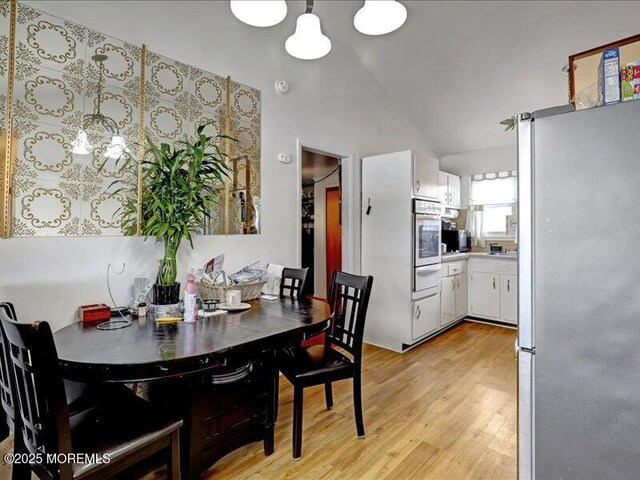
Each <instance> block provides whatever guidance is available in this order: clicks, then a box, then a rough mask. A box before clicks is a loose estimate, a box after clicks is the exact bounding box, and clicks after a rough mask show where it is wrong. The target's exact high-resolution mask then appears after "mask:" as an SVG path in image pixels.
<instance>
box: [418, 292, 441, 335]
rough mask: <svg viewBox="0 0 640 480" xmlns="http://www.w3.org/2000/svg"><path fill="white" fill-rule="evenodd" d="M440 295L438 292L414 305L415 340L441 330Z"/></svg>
mask: <svg viewBox="0 0 640 480" xmlns="http://www.w3.org/2000/svg"><path fill="white" fill-rule="evenodd" d="M439 318H440V293H439V292H436V293H434V294H432V295H429V296H428V297H425V298H423V299H421V300H418V301H417V302H415V303H414V304H413V338H414V339H416V340H417V339H418V338H420V337H423V336H425V335H427V334H428V333H431V332H434V331H436V330H437V329H438V328H440V322H439V321H438V320H439Z"/></svg>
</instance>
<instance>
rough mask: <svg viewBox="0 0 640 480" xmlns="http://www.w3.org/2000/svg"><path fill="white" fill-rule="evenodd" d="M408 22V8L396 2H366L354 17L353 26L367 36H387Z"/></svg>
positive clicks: (384, 0)
mask: <svg viewBox="0 0 640 480" xmlns="http://www.w3.org/2000/svg"><path fill="white" fill-rule="evenodd" d="M406 20H407V8H406V7H405V6H404V5H402V4H401V3H400V2H396V1H395V0H365V2H364V6H363V7H362V8H361V9H360V10H358V12H357V13H356V15H355V17H353V26H354V27H356V30H358V31H359V32H360V33H364V34H365V35H385V34H387V33H391V32H393V31H394V30H397V29H399V28H400V27H401V26H402V25H404V22H405V21H406Z"/></svg>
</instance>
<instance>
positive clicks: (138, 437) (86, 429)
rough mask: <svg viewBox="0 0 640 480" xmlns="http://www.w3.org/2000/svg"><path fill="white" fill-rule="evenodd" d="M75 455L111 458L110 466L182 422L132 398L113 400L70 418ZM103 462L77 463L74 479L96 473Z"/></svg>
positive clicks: (140, 400)
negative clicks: (94, 455) (106, 456)
mask: <svg viewBox="0 0 640 480" xmlns="http://www.w3.org/2000/svg"><path fill="white" fill-rule="evenodd" d="M70 425H71V440H72V448H73V452H74V453H83V454H96V455H97V456H100V455H105V454H106V455H108V456H109V457H110V463H111V464H113V463H114V462H116V461H118V460H119V459H123V458H125V457H127V456H129V455H130V454H132V453H133V452H135V451H138V450H141V449H144V448H145V447H147V446H149V445H152V444H154V443H155V442H157V441H164V440H166V439H167V438H168V435H169V434H170V433H172V432H174V431H176V430H178V429H179V428H180V427H181V426H182V420H172V419H167V417H166V415H164V414H162V413H159V412H158V411H157V410H156V408H154V407H153V406H152V405H151V404H149V403H148V402H147V401H145V400H143V399H141V398H139V397H137V396H135V395H134V394H133V392H131V395H126V396H125V395H122V396H118V397H112V401H111V402H110V403H108V404H107V403H101V404H98V405H97V406H94V407H93V408H88V409H86V410H83V411H81V412H78V413H76V414H75V415H73V416H71V417H70ZM104 466H105V465H104V464H103V463H99V462H97V461H96V462H93V463H77V464H75V465H74V466H73V472H74V478H83V477H85V476H87V475H90V474H94V473H95V472H96V471H98V470H99V469H100V468H102V467H104Z"/></svg>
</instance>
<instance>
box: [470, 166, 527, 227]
mask: <svg viewBox="0 0 640 480" xmlns="http://www.w3.org/2000/svg"><path fill="white" fill-rule="evenodd" d="M516 175H517V173H516V172H515V171H511V172H499V173H487V174H481V175H473V176H472V177H471V191H470V196H469V204H470V205H471V206H472V208H473V206H482V210H483V212H484V213H483V215H482V236H483V237H486V238H513V237H515V230H514V229H513V228H507V220H508V217H509V216H511V215H516V213H517V212H516V210H517V209H516V205H517V202H518V182H517V176H516Z"/></svg>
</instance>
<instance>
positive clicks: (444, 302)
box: [440, 276, 456, 326]
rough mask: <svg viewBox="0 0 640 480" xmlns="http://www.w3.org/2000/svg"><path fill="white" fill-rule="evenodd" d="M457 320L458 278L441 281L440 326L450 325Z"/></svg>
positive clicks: (446, 278) (453, 277)
mask: <svg viewBox="0 0 640 480" xmlns="http://www.w3.org/2000/svg"><path fill="white" fill-rule="evenodd" d="M455 319H456V277H455V276H452V277H444V278H442V279H441V280H440V325H442V326H444V325H448V324H450V323H451V322H453V321H455Z"/></svg>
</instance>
